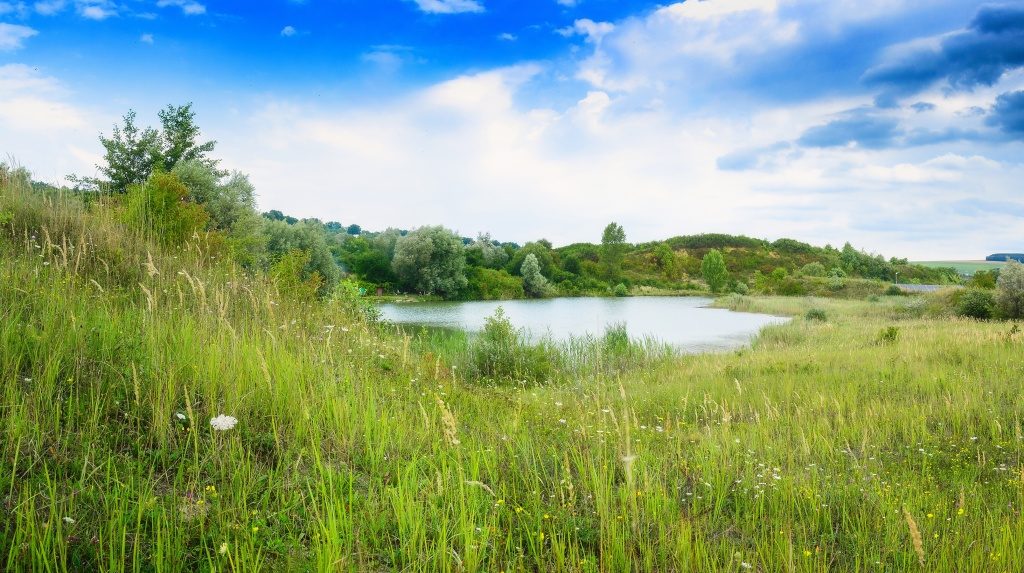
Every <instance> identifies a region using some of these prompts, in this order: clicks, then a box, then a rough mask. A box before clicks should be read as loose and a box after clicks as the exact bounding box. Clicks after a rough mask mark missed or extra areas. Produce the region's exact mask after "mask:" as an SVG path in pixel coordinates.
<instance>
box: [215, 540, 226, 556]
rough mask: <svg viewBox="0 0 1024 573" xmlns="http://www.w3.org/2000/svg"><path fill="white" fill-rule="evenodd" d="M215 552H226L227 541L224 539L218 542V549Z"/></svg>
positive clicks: (222, 553)
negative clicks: (222, 541)
mask: <svg viewBox="0 0 1024 573" xmlns="http://www.w3.org/2000/svg"><path fill="white" fill-rule="evenodd" d="M217 552H218V553H220V554H221V555H224V554H225V553H227V552H228V542H227V541H225V542H224V543H221V544H220V549H218V550H217Z"/></svg>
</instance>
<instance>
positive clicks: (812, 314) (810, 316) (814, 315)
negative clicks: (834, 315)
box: [804, 308, 828, 322]
mask: <svg viewBox="0 0 1024 573" xmlns="http://www.w3.org/2000/svg"><path fill="white" fill-rule="evenodd" d="M804 320H807V321H811V320H816V321H818V322H826V321H828V313H826V312H825V311H824V310H822V309H820V308H812V309H808V310H807V312H806V313H804Z"/></svg>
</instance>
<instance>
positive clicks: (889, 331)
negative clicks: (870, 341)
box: [875, 326, 900, 344]
mask: <svg viewBox="0 0 1024 573" xmlns="http://www.w3.org/2000/svg"><path fill="white" fill-rule="evenodd" d="M899 337H900V329H899V328H897V327H895V326H887V327H885V328H883V329H882V330H880V331H878V337H877V338H876V339H875V341H876V342H877V343H878V344H891V343H893V342H896V340H897V339H899Z"/></svg>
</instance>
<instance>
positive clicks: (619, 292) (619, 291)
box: [612, 283, 629, 296]
mask: <svg viewBox="0 0 1024 573" xmlns="http://www.w3.org/2000/svg"><path fill="white" fill-rule="evenodd" d="M612 294H613V295H615V296H629V287H627V286H626V285H624V284H622V283H619V284H617V285H615V287H614V288H612Z"/></svg>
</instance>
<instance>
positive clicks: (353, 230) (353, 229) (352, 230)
mask: <svg viewBox="0 0 1024 573" xmlns="http://www.w3.org/2000/svg"><path fill="white" fill-rule="evenodd" d="M378 228H379V227H378ZM345 232H346V233H348V234H349V235H358V234H360V233H362V232H363V228H362V227H360V226H359V225H356V224H352V225H349V226H348V229H345Z"/></svg>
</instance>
